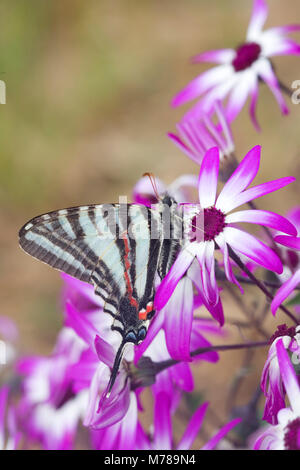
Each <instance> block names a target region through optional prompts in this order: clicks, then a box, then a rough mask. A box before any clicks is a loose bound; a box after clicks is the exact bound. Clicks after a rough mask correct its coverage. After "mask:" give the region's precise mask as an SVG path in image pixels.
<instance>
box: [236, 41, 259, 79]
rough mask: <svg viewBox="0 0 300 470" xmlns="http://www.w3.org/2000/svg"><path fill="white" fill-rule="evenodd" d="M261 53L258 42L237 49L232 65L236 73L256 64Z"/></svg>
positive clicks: (248, 43)
mask: <svg viewBox="0 0 300 470" xmlns="http://www.w3.org/2000/svg"><path fill="white" fill-rule="evenodd" d="M260 53H261V47H260V45H259V44H256V42H246V43H245V44H242V45H241V46H239V47H238V48H237V49H236V56H235V58H234V59H233V61H232V65H233V67H234V70H235V71H236V72H240V71H241V70H245V69H247V68H248V67H250V66H251V65H252V64H253V62H255V61H256V60H257V59H258V57H259V54H260Z"/></svg>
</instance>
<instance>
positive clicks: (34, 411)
mask: <svg viewBox="0 0 300 470" xmlns="http://www.w3.org/2000/svg"><path fill="white" fill-rule="evenodd" d="M84 349H85V344H84V342H83V341H82V340H81V339H80V338H78V337H77V335H76V334H75V333H74V331H73V330H72V329H71V328H63V329H62V330H61V332H60V334H59V336H58V341H57V344H56V347H55V349H54V352H53V354H52V355H51V356H49V357H43V356H36V357H25V358H22V359H20V360H19V362H18V366H17V369H18V372H19V373H20V374H22V375H24V379H23V383H22V386H23V396H22V399H21V401H20V403H19V405H18V417H19V419H20V422H21V423H22V427H23V428H24V429H26V433H27V437H29V439H31V440H34V441H38V442H39V443H40V444H41V445H42V447H43V448H44V449H48V450H52V449H62V450H63V449H66V450H68V449H72V448H73V444H74V439H75V435H76V432H77V427H78V423H79V421H80V420H81V419H82V418H83V415H84V411H85V410H86V407H87V398H88V396H87V392H85V391H83V392H81V393H77V394H75V393H74V391H73V388H72V377H71V376H70V374H69V372H70V369H71V367H72V364H74V363H76V362H77V360H78V359H79V357H80V355H81V353H82V351H83V350H84Z"/></svg>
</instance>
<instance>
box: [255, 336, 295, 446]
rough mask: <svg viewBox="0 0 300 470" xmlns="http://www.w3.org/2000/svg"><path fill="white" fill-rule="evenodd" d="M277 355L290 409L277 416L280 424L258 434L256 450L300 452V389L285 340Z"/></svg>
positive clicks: (280, 345)
mask: <svg viewBox="0 0 300 470" xmlns="http://www.w3.org/2000/svg"><path fill="white" fill-rule="evenodd" d="M276 354H277V359H278V364H279V370H280V374H281V377H282V381H283V385H284V388H285V390H286V394H287V396H288V399H289V403H290V407H289V408H282V409H280V410H279V412H278V415H277V421H278V424H277V425H275V426H268V427H267V428H265V429H264V430H263V431H262V432H260V431H259V432H258V433H257V434H256V441H255V443H254V447H253V448H254V450H261V449H265V450H300V388H299V383H298V379H297V376H296V374H295V371H294V367H293V365H292V363H291V361H290V358H289V356H288V354H287V351H286V349H285V346H284V343H283V339H279V340H278V341H277V343H276Z"/></svg>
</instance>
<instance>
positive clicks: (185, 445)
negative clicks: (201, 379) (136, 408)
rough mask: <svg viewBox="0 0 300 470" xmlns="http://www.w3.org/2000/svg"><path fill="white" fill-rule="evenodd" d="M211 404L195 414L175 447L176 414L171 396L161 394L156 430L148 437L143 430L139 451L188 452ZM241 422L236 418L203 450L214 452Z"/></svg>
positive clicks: (155, 422) (203, 406) (155, 415)
mask: <svg viewBox="0 0 300 470" xmlns="http://www.w3.org/2000/svg"><path fill="white" fill-rule="evenodd" d="M208 405H209V403H208V402H206V403H203V405H201V406H200V407H199V408H198V409H197V410H196V411H195V413H194V414H193V416H192V418H191V419H190V422H189V423H188V425H187V427H186V429H185V431H184V433H183V436H182V438H181V439H180V441H179V442H178V444H177V445H176V446H175V445H174V437H173V430H172V421H171V415H172V413H173V412H174V409H173V406H172V400H171V397H170V395H169V394H167V393H165V392H160V393H159V394H157V396H156V397H155V404H154V429H153V432H152V433H151V432H150V433H149V434H148V435H146V434H145V432H144V431H143V430H141V431H140V433H139V434H140V436H139V441H138V442H137V444H138V446H139V447H138V448H139V449H143V450H144V449H145V450H188V449H190V448H191V446H192V444H193V442H194V440H195V439H196V437H197V435H198V433H199V430H200V429H201V426H202V423H203V420H204V417H205V413H206V410H207V407H208ZM240 422H241V419H240V418H236V419H234V420H232V421H230V422H229V423H227V424H226V425H225V426H223V427H222V428H221V429H220V430H219V431H218V433H217V434H215V435H214V436H213V437H212V438H211V439H210V440H209V441H208V442H207V443H206V444H205V445H204V446H203V447H202V448H201V450H212V449H214V448H215V447H216V446H217V444H218V443H219V442H220V441H221V440H222V439H223V438H224V437H225V436H226V434H228V433H229V432H230V431H231V429H233V428H234V427H235V426H236V425H237V424H239V423H240Z"/></svg>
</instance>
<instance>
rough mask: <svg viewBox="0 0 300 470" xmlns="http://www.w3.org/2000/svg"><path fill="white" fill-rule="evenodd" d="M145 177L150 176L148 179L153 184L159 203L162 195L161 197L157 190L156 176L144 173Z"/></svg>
mask: <svg viewBox="0 0 300 470" xmlns="http://www.w3.org/2000/svg"><path fill="white" fill-rule="evenodd" d="M143 176H148V178H149V180H150V183H151V185H152V188H153V191H154V194H155V197H156V199H157V200H158V201H159V200H160V195H159V192H158V189H157V184H156V180H155V176H154V175H153V173H144V174H143Z"/></svg>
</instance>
